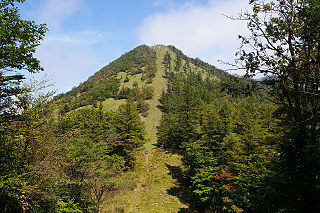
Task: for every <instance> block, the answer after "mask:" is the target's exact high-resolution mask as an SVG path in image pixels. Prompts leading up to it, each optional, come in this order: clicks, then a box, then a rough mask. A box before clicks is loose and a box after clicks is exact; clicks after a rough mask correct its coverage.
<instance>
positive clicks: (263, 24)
mask: <svg viewBox="0 0 320 213" xmlns="http://www.w3.org/2000/svg"><path fill="white" fill-rule="evenodd" d="M251 3H252V6H253V11H252V13H249V12H248V13H245V14H242V15H241V16H240V19H245V20H248V21H249V22H248V28H249V30H250V32H251V36H250V37H248V38H246V37H242V36H240V38H241V39H242V46H241V48H240V50H239V52H238V57H239V59H240V62H241V64H240V68H244V69H246V70H247V75H256V74H257V73H263V74H265V75H266V76H267V77H266V79H265V81H264V82H265V83H266V84H267V85H268V86H269V90H268V92H269V93H270V95H271V96H272V98H273V101H275V102H276V103H277V104H278V105H279V109H278V110H277V113H276V114H275V116H276V117H277V118H279V119H281V126H282V127H283V137H282V138H281V160H282V161H281V163H280V164H279V171H278V174H277V176H275V179H277V181H278V182H279V183H278V184H277V185H280V187H279V188H278V189H277V190H275V192H274V195H271V196H273V197H275V199H276V200H277V202H279V200H281V201H283V202H281V204H279V205H277V206H275V209H276V210H277V211H290V212H294V211H297V212H302V211H319V209H320V206H319V204H318V203H319V202H318V201H319V199H320V197H319V195H320V182H319V171H320V149H319V131H318V129H319V120H320V117H319V113H318V112H319V107H320V102H319V100H320V99H319V64H320V51H319V47H320V41H319V39H318V38H319V35H320V28H319V22H320V12H319V11H320V4H319V1H317V0H302V1H280V0H279V1H275V2H271V1H258V0H257V1H251ZM247 47H250V48H248V49H247Z"/></svg>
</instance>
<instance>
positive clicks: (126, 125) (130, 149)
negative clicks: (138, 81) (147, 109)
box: [115, 100, 146, 168]
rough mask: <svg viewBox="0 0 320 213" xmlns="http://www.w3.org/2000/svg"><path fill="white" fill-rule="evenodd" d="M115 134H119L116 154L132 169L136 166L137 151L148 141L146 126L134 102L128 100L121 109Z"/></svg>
mask: <svg viewBox="0 0 320 213" xmlns="http://www.w3.org/2000/svg"><path fill="white" fill-rule="evenodd" d="M115 132H116V134H117V137H116V144H117V146H116V151H115V152H116V153H118V154H119V155H121V156H124V158H125V159H126V166H127V168H132V167H133V166H134V164H135V151H136V150H137V148H139V147H141V146H142V145H143V144H144V143H145V141H146V138H145V137H146V136H145V131H144V126H143V124H142V122H141V120H140V118H139V114H138V112H137V110H136V106H135V105H134V104H133V102H132V101H130V100H128V101H127V103H126V104H125V105H122V106H121V107H120V108H119V117H118V119H117V122H116V126H115Z"/></svg>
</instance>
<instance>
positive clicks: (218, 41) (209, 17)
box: [138, 0, 248, 68]
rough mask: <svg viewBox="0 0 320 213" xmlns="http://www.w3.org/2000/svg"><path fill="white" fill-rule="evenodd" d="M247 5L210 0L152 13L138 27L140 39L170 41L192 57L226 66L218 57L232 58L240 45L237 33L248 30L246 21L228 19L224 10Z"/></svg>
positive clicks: (230, 11)
mask: <svg viewBox="0 0 320 213" xmlns="http://www.w3.org/2000/svg"><path fill="white" fill-rule="evenodd" d="M247 5H248V1H247V0H225V1H217V0H211V1H209V2H207V4H205V5H195V4H192V3H187V4H185V5H183V6H180V7H178V8H174V9H170V10H168V11H166V12H164V13H156V14H153V15H151V16H149V17H147V18H146V19H145V20H144V21H143V23H142V24H141V26H140V27H139V29H138V34H139V37H140V42H141V43H145V44H148V45H154V44H166V45H169V44H172V45H174V46H176V47H177V48H179V49H181V50H182V51H183V52H185V53H186V54H188V55H191V56H192V57H200V58H202V59H203V60H206V61H208V62H209V63H212V64H213V65H216V66H217V67H222V68H225V67H224V66H222V65H219V64H218V62H217V61H218V60H223V61H230V60H232V59H233V56H234V53H235V51H236V48H237V47H238V46H239V41H238V40H237V37H238V34H247V30H246V23H244V22H240V21H233V20H230V19H228V18H227V17H225V16H224V15H223V14H225V15H233V16H237V15H238V13H239V12H240V11H241V9H245V7H246V6H247Z"/></svg>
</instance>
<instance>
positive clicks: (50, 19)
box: [39, 0, 82, 30]
mask: <svg viewBox="0 0 320 213" xmlns="http://www.w3.org/2000/svg"><path fill="white" fill-rule="evenodd" d="M81 2H82V0H47V1H46V2H45V4H44V5H43V6H42V7H41V9H40V11H39V12H40V16H39V19H40V20H41V22H44V23H46V24H47V25H48V26H49V28H50V29H53V30H55V29H59V28H60V27H61V25H62V24H63V22H64V21H65V20H66V19H67V18H69V17H70V16H72V15H73V14H74V13H75V12H79V11H80V10H81Z"/></svg>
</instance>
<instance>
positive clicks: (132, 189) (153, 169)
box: [101, 46, 192, 213]
mask: <svg viewBox="0 0 320 213" xmlns="http://www.w3.org/2000/svg"><path fill="white" fill-rule="evenodd" d="M153 49H154V50H155V51H156V54H157V73H156V76H155V78H154V80H153V83H152V85H153V87H154V97H153V99H152V100H151V101H150V102H149V104H150V109H149V111H148V116H147V117H146V118H142V120H143V122H144V123H145V126H146V131H147V135H148V141H147V143H146V144H145V145H144V147H143V148H142V150H141V151H140V152H139V154H138V158H137V165H136V168H135V170H134V171H130V172H127V173H125V174H124V175H123V177H122V180H123V182H122V183H121V184H120V187H119V189H118V191H117V192H116V194H115V196H114V197H113V199H111V200H108V199H106V202H105V204H104V205H103V206H102V208H101V212H141V213H143V212H145V213H147V212H148V213H150V212H160V213H161V212H192V211H191V210H188V209H189V205H188V203H189V202H188V198H187V197H186V195H187V194H188V193H187V187H186V180H185V178H184V175H183V172H184V168H183V165H182V159H181V158H182V157H181V155H179V154H172V153H170V152H167V151H166V150H163V149H161V148H158V147H156V138H157V137H156V133H157V126H158V125H159V123H160V120H161V115H162V112H161V110H160V102H159V98H160V97H161V94H162V90H163V89H165V88H166V83H167V82H166V79H165V78H164V75H165V72H164V68H163V65H162V61H163V57H164V55H165V54H166V51H164V50H163V49H160V48H158V47H157V46H155V47H153Z"/></svg>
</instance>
